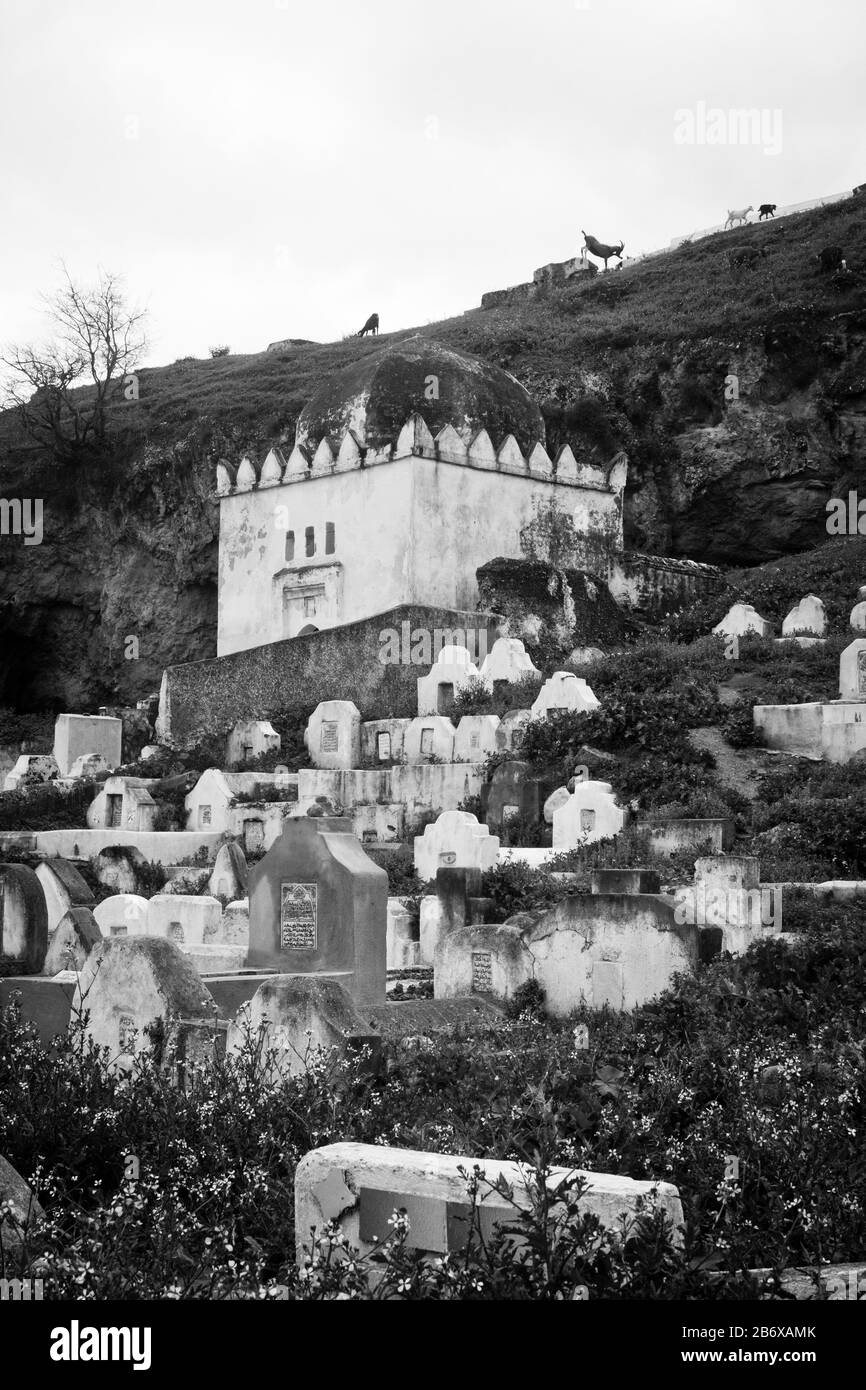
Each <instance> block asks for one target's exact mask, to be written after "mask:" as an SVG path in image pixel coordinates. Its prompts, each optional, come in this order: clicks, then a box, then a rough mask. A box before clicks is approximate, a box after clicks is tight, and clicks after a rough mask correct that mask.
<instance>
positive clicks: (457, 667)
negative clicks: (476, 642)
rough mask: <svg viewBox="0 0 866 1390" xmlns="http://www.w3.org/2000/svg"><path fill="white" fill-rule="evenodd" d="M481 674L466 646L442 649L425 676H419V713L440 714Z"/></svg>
mask: <svg viewBox="0 0 866 1390" xmlns="http://www.w3.org/2000/svg"><path fill="white" fill-rule="evenodd" d="M478 674H479V672H478V667H477V666H475V665H474V664H473V662H472V659H471V657H470V655H469V652H468V651H467V650H466V648H465V647H443V648H442V650H441V652H440V653H439V656H438V657H437V659H436V661H435V662H434V663H433V665H432V666H431V667H430V670H429V671H428V672H427V675H426V676H419V677H418V713H419V714H441V713H443V712H444V711H445V710H446V709H447V708H448V706H449V704H450V702H451V700H453V699H454V696H455V695H456V694H457V693H458V691H459V690H460V689H461V688H462V687H463V686H464V685H466V684H468V682H469V681H471V680H473V679H474V678H475V677H477V676H478Z"/></svg>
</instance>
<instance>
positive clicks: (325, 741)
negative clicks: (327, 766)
mask: <svg viewBox="0 0 866 1390" xmlns="http://www.w3.org/2000/svg"><path fill="white" fill-rule="evenodd" d="M339 746H340V739H339V732H338V725H337V721H336V719H326V720H325V721H324V722H323V723H322V741H321V743H320V745H319V747H320V748H321V750H322V752H323V753H336V752H337V749H338V748H339Z"/></svg>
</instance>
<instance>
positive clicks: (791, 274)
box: [0, 197, 866, 457]
mask: <svg viewBox="0 0 866 1390" xmlns="http://www.w3.org/2000/svg"><path fill="white" fill-rule="evenodd" d="M831 244H838V245H839V246H841V247H843V249H844V250H845V252H846V255H847V256H848V263H849V265H850V266H851V267H852V268H853V270H854V272H855V275H854V276H852V283H851V286H850V289H848V290H839V289H838V288H837V287H836V286H834V285H833V284H832V282H831V280H830V278H829V277H828V276H826V275H823V274H821V273H820V272H819V271H818V269H817V267H816V265H815V261H814V256H815V254H816V253H817V252H818V251H820V250H821V249H822V247H824V246H827V245H831ZM751 245H754V246H763V247H764V248H766V252H767V254H766V257H765V258H764V260H763V261H762V262H761V264H760V267H759V269H758V270H757V271H755V272H754V273H751V274H749V273H741V272H732V271H731V270H730V268H729V267H728V264H727V255H728V252H729V251H730V250H731V248H732V247H739V246H751ZM860 267H866V199H864V198H863V197H860V198H857V199H852V200H851V201H849V202H846V203H842V204H837V205H834V206H831V207H827V208H824V209H820V210H817V211H814V212H808V213H800V214H798V215H797V216H793V217H788V218H785V219H783V220H780V221H779V222H778V223H772V222H770V223H766V222H765V223H762V224H753V225H752V226H750V227H748V228H746V229H743V230H737V231H732V232H727V233H720V234H717V235H715V236H712V237H708V238H705V239H704V240H703V241H700V242H696V243H695V244H694V245H691V246H684V247H682V248H680V249H678V250H676V251H673V252H671V253H669V254H668V255H665V256H660V257H658V258H655V259H652V260H648V261H645V262H640V263H638V264H636V265H633V266H629V267H627V268H624V269H623V270H621V271H611V272H610V273H609V274H607V275H599V276H596V277H595V278H594V279H592V280H590V281H588V282H584V283H581V284H578V285H574V286H570V287H568V288H566V289H564V290H561V291H559V292H557V293H555V294H554V295H552V296H550V297H549V298H547V299H545V300H542V301H536V302H534V303H531V304H524V305H520V306H518V307H514V308H511V307H505V308H500V309H493V310H485V311H482V310H480V309H478V310H474V311H469V312H467V313H466V314H463V315H461V316H460V317H458V318H452V319H445V320H443V321H442V322H439V323H432V324H428V325H425V326H423V327H416V328H407V329H404V330H400V331H399V332H395V333H392V334H382V335H381V337H380V338H379V339H374V338H365V339H358V338H349V339H346V340H344V341H342V342H338V343H322V344H312V345H310V346H308V347H296V348H289V349H286V350H284V351H282V352H280V353H257V354H251V355H244V356H230V357H224V358H217V359H214V360H211V359H193V358H189V359H181V360H180V361H178V362H176V363H173V364H172V365H170V366H166V367H160V368H152V369H149V370H145V371H143V372H142V373H141V401H140V403H139V405H138V406H137V407H132V409H133V410H135V411H136V414H137V425H138V428H139V429H140V430H141V432H142V433H144V434H146V435H147V437H148V438H149V439H151V440H158V439H160V438H162V439H165V438H171V439H176V438H178V437H182V436H183V435H184V434H185V433H186V432H188V431H189V429H190V427H191V426H192V425H193V424H194V423H195V421H196V420H199V419H200V418H201V417H207V419H208V420H209V421H211V422H212V423H213V425H214V426H216V427H217V428H218V429H229V428H230V427H231V428H233V429H234V430H239V431H240V433H241V434H242V435H244V436H246V437H248V439H249V441H250V444H251V446H252V445H254V444H256V443H259V444H260V445H261V446H262V447H266V446H267V445H269V444H271V443H274V442H276V441H277V440H278V439H282V440H283V441H285V440H287V439H289V438H291V436H292V435H293V432H294V424H295V420H296V419H297V415H298V413H299V412H300V410H301V408H302V407H303V405H304V403H305V402H306V400H307V399H308V398H309V397H310V396H311V395H312V393H313V391H314V390H315V389H316V387H317V386H318V385H319V384H320V383H321V381H322V379H323V377H324V376H325V375H326V374H330V373H333V372H338V371H340V369H341V368H342V367H344V366H346V365H348V364H349V363H351V362H355V361H357V360H358V358H359V357H362V356H366V355H367V354H369V353H374V352H377V351H378V350H379V348H380V347H381V346H384V345H385V344H386V343H388V342H394V341H397V340H399V339H400V338H402V337H407V336H409V335H410V334H413V333H420V334H421V335H422V336H429V337H434V338H437V339H439V340H441V341H442V342H445V343H449V344H451V345H453V346H454V347H458V348H465V349H467V350H468V351H470V352H476V353H479V354H480V355H482V356H484V357H486V358H488V359H489V360H491V361H493V362H496V363H498V364H499V365H501V366H505V367H507V368H508V369H509V370H510V371H512V372H514V374H515V375H516V376H517V377H518V378H519V379H520V380H522V381H523V382H524V383H525V384H526V385H527V386H528V387H529V389H530V390H532V391H533V392H534V393H535V394H537V395H538V396H539V398H540V399H544V396H545V394H546V392H547V391H548V390H549V388H550V383H551V382H553V381H554V380H555V381H558V382H568V381H569V380H570V379H573V376H574V370H575V367H576V365H577V363H578V362H579V361H581V360H582V359H583V360H584V362H585V359H586V358H587V357H588V355H590V354H592V353H593V352H594V351H598V352H607V351H608V350H611V349H613V350H621V349H625V348H629V347H646V348H650V349H652V348H653V347H655V346H661V345H662V344H663V343H665V342H667V341H670V340H671V339H678V338H681V339H700V338H707V337H711V336H721V337H731V336H733V337H734V338H735V339H738V338H739V337H741V336H745V335H747V334H749V333H751V332H756V331H758V330H763V329H764V328H766V327H767V325H768V324H769V323H771V322H772V321H773V320H775V319H777V318H778V317H779V316H782V317H784V316H787V315H795V316H796V317H800V316H801V315H802V314H804V313H805V314H807V315H816V316H821V315H825V314H830V313H839V312H844V311H846V310H853V309H858V308H862V307H864V306H866V276H864V275H863V274H862V273H858V272H859V268H860ZM482 288H494V287H492V286H487V287H482ZM479 297H480V296H479ZM285 327H286V328H287V329H288V330H289V331H290V330H291V325H290V324H289V325H285ZM121 410H123V411H124V413H123V416H122V418H123V419H124V420H129V418H130V410H129V408H128V407H126V408H121ZM14 444H20V440H19V438H18V431H17V427H16V423H15V420H14V417H10V416H8V415H6V416H0V457H2V452H3V451H4V445H5V446H6V448H8V447H9V446H11V445H14Z"/></svg>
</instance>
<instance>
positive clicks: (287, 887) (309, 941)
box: [280, 883, 319, 951]
mask: <svg viewBox="0 0 866 1390" xmlns="http://www.w3.org/2000/svg"><path fill="white" fill-rule="evenodd" d="M318 892H319V890H318V884H316V883H282V884H281V885H280V950H282V951H315V950H316V949H317V947H318V944H319V905H318Z"/></svg>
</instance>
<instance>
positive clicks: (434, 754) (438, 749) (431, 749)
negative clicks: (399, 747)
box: [403, 714, 454, 764]
mask: <svg viewBox="0 0 866 1390" xmlns="http://www.w3.org/2000/svg"><path fill="white" fill-rule="evenodd" d="M403 755H404V757H405V759H406V762H407V763H410V764H412V763H427V762H431V761H432V760H433V759H437V760H438V761H439V762H441V763H450V762H453V760H454V725H453V724H452V723H451V720H450V719H444V718H443V717H442V715H441V714H427V715H424V716H423V718H422V717H421V716H419V717H418V718H417V719H410V720H409V723H408V724H407V725H406V733H405V735H404V738H403Z"/></svg>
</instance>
